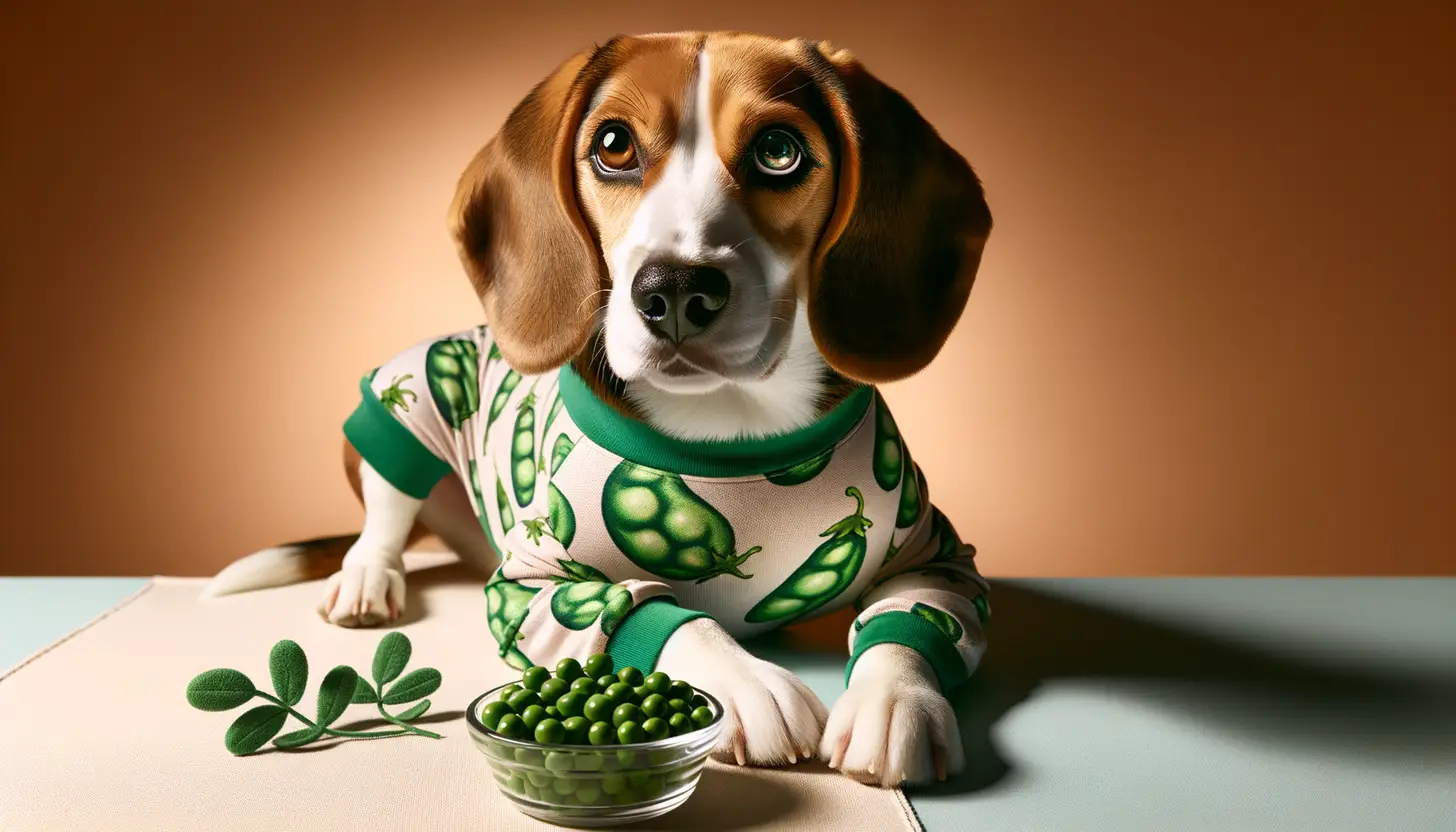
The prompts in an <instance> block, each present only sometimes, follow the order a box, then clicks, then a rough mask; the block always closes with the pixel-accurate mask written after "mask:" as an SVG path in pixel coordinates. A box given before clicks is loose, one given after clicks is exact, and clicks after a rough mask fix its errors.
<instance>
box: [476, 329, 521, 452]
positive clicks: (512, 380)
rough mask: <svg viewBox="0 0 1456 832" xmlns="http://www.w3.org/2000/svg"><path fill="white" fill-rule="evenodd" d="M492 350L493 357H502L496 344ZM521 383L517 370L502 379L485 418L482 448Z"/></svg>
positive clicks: (509, 372)
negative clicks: (491, 428) (492, 426)
mask: <svg viewBox="0 0 1456 832" xmlns="http://www.w3.org/2000/svg"><path fill="white" fill-rule="evenodd" d="M490 350H491V354H492V355H494V356H496V357H499V356H500V353H499V352H497V351H496V349H495V345H494V344H492V345H491V348H490ZM520 383H521V374H520V373H518V372H516V371H515V370H508V371H507V372H506V377H505V378H503V379H501V384H500V387H499V388H497V389H496V391H495V398H494V399H493V400H492V401H491V403H490V413H489V415H487V416H486V418H485V434H484V437H483V438H482V439H481V443H482V447H483V446H484V443H485V441H487V440H489V439H490V426H491V425H493V424H495V420H496V419H499V418H500V415H501V412H502V411H504V410H505V409H506V402H508V401H510V399H511V394H512V393H514V392H515V391H516V385H518V384H520Z"/></svg>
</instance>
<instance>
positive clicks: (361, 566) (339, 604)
mask: <svg viewBox="0 0 1456 832" xmlns="http://www.w3.org/2000/svg"><path fill="white" fill-rule="evenodd" d="M349 561H350V559H349V558H347V557H346V558H345V559H344V567H343V568H342V569H340V570H339V571H338V572H335V573H334V574H333V575H332V576H331V577H330V578H329V580H328V583H327V584H325V585H324V597H323V601H322V602H321V603H320V604H319V608H318V610H319V615H321V616H323V618H324V620H325V621H327V622H329V623H330V624H337V625H339V626H340V627H373V626H375V625H378V624H383V623H385V622H389V621H394V620H396V619H398V618H399V616H400V613H402V612H404V565H403V564H401V563H396V562H394V561H391V560H389V559H387V558H382V557H375V558H361V559H358V560H357V561H356V562H354V563H350V562H349Z"/></svg>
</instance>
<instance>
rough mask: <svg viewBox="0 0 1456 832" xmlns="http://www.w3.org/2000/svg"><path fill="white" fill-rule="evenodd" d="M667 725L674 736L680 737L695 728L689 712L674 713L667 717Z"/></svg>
mask: <svg viewBox="0 0 1456 832" xmlns="http://www.w3.org/2000/svg"><path fill="white" fill-rule="evenodd" d="M667 727H668V730H669V731H671V732H672V735H673V736H674V737H680V736H682V735H683V734H686V733H687V732H689V731H691V730H693V721H692V720H691V719H689V718H688V715H687V714H673V715H672V716H670V717H668V718H667Z"/></svg>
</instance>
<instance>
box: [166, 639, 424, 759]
mask: <svg viewBox="0 0 1456 832" xmlns="http://www.w3.org/2000/svg"><path fill="white" fill-rule="evenodd" d="M412 652H413V648H412V647H411V646H410V640H409V638H408V637H407V636H405V634H404V633H399V632H393V633H389V634H387V635H385V637H384V638H383V639H381V640H380V642H379V647H378V648H377V649H376V650H375V651H374V666H373V667H372V668H371V675H372V676H373V678H374V684H373V685H371V684H369V682H368V680H366V679H365V678H364V677H362V676H360V675H359V672H358V671H357V670H355V669H354V668H352V667H349V666H348V665H344V664H341V665H339V666H338V667H335V668H334V669H332V670H330V671H329V672H328V673H326V674H324V679H323V681H322V682H321V683H319V690H318V705H317V708H316V711H317V714H316V718H315V719H309V718H308V717H306V716H304V715H303V714H301V713H299V712H298V711H297V710H295V709H294V707H293V706H294V705H297V704H298V703H299V702H302V701H303V693H304V689H305V688H306V687H307V685H308V658H307V657H306V656H304V654H303V648H302V647H299V646H298V644H297V643H296V642H293V641H289V640H288V639H284V640H283V641H280V642H278V643H277V644H275V645H273V649H272V651H270V652H269V654H268V673H269V675H270V676H271V677H272V680H273V692H274V693H276V694H277V695H276V696H274V695H273V694H269V693H266V692H264V691H261V690H259V689H258V688H257V686H256V685H254V684H253V682H252V680H251V679H249V678H248V677H247V676H246V675H245V674H243V673H242V672H240V671H237V670H233V669H231V668H226V667H219V668H214V669H212V670H208V671H205V672H203V673H199V674H197V675H196V676H194V677H192V681H190V682H188V683H187V702H188V704H190V705H191V706H192V707H194V708H197V709H198V710H202V711H230V710H232V709H233V708H236V707H238V706H240V705H243V704H245V703H246V702H248V701H250V700H252V699H253V698H254V697H256V698H259V699H263V700H266V701H267V702H268V703H269V704H267V705H259V706H257V707H255V708H250V709H249V710H247V711H244V712H243V714H242V715H241V716H239V717H238V718H237V719H235V720H233V724H232V725H230V726H228V729H227V733H226V734H225V735H224V736H223V744H224V745H226V746H227V750H228V751H230V752H232V753H233V754H237V755H243V754H252V753H253V752H255V751H257V750H258V749H260V748H262V747H263V746H264V745H266V744H267V743H268V741H269V740H273V744H274V745H276V746H278V747H279V748H297V747H299V746H301V745H307V744H308V743H311V742H313V741H315V740H317V739H320V738H321V737H325V736H328V737H343V738H350V739H374V738H378V737H398V736H402V735H404V734H418V735H419V736H422V737H430V738H431V739H437V740H438V739H440V735H439V734H436V733H435V732H433V731H426V730H425V729H423V728H417V727H415V726H413V725H410V724H409V723H410V722H411V721H413V720H416V719H419V718H420V717H422V716H424V715H425V712H426V711H428V710H429V709H430V700H428V699H425V697H427V696H429V695H430V694H432V693H434V692H435V691H436V690H438V689H439V688H440V671H438V670H436V669H434V668H433V667H424V668H420V669H418V670H412V671H410V672H409V673H404V668H405V665H407V664H409V660H410V654H411V653H412ZM402 673H403V674H404V675H403V676H401V675H400V674H402ZM391 682H393V683H394V684H392V685H391V684H390V683H391ZM386 685H388V688H387V689H386V687H385V686H386ZM416 700H422V701H419V702H417V703H416V704H414V705H412V706H410V707H409V708H407V709H405V710H404V711H401V712H400V713H397V714H391V713H390V712H389V711H387V710H385V706H386V705H404V704H406V703H409V702H415V701H416ZM350 705H374V706H376V707H377V709H378V711H379V715H380V716H382V717H383V718H384V720H385V721H386V722H388V723H390V724H391V725H394V726H396V728H394V729H390V730H384V731H345V730H341V729H338V728H333V727H331V726H332V725H333V724H334V723H335V722H338V720H339V718H340V717H342V716H343V715H344V711H345V710H346V709H347V708H348V707H349V706H350ZM289 715H292V716H293V717H294V718H296V719H297V720H298V721H299V722H302V723H303V725H304V727H303V728H300V729H299V730H297V731H290V732H289V733H287V734H284V735H283V736H281V737H280V736H278V732H279V731H282V730H283V724H284V723H285V722H287V721H288V717H289ZM275 737H276V739H274V738H275Z"/></svg>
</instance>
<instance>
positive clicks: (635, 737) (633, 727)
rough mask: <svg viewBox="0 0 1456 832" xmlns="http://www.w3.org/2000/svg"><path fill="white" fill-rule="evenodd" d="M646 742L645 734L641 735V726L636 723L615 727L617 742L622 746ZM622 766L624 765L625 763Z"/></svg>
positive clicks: (629, 722) (625, 723)
mask: <svg viewBox="0 0 1456 832" xmlns="http://www.w3.org/2000/svg"><path fill="white" fill-rule="evenodd" d="M633 707H635V706H633ZM646 741H647V734H645V733H643V731H642V726H641V725H639V724H637V723H636V722H631V721H628V722H623V723H621V724H620V725H618V726H617V742H620V743H621V744H623V745H631V744H632V743H634V742H646ZM623 765H625V763H624V764H623Z"/></svg>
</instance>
